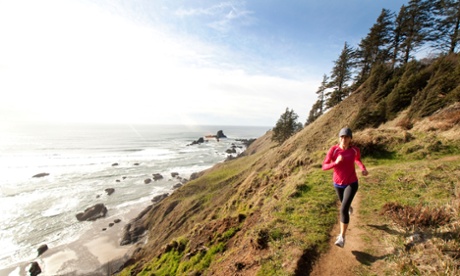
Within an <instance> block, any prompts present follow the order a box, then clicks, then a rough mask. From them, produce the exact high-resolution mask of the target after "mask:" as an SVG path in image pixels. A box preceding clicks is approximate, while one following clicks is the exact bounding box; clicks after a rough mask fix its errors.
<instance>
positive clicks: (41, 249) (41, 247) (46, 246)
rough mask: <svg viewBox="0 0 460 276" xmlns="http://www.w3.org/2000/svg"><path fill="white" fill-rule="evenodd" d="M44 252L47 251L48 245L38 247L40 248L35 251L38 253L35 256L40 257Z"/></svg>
mask: <svg viewBox="0 0 460 276" xmlns="http://www.w3.org/2000/svg"><path fill="white" fill-rule="evenodd" d="M46 250H48V245H46V244H42V245H40V247H38V249H37V252H38V255H37V256H40V255H41V254H43V253H45V251H46Z"/></svg>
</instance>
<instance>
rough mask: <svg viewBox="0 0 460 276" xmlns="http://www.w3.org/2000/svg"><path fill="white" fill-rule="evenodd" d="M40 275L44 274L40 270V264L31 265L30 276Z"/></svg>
mask: <svg viewBox="0 0 460 276" xmlns="http://www.w3.org/2000/svg"><path fill="white" fill-rule="evenodd" d="M40 273H42V269H41V268H40V266H39V265H38V263H37V262H32V263H30V268H29V275H30V276H37V275H38V274H40Z"/></svg>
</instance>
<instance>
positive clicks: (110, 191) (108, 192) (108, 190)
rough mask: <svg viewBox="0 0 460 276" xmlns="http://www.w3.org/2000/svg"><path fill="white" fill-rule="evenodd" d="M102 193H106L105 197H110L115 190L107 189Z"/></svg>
mask: <svg viewBox="0 0 460 276" xmlns="http://www.w3.org/2000/svg"><path fill="white" fill-rule="evenodd" d="M104 191H105V192H106V193H107V195H111V194H113V193H114V192H115V189H114V188H107V189H105V190H104Z"/></svg>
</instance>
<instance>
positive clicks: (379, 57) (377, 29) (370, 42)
mask: <svg viewBox="0 0 460 276" xmlns="http://www.w3.org/2000/svg"><path fill="white" fill-rule="evenodd" d="M393 17H394V13H392V12H391V11H390V10H387V9H382V12H381V13H380V15H379V17H378V18H377V22H376V23H375V24H374V25H373V26H372V28H371V29H370V31H369V33H368V34H367V36H366V37H365V38H364V39H362V40H361V42H360V44H359V48H358V50H357V57H358V66H359V67H360V73H359V74H358V82H362V81H364V80H365V78H366V77H367V76H368V75H369V73H370V70H371V67H372V65H373V64H375V63H385V62H387V61H388V60H389V59H390V54H389V51H390V42H391V35H392V28H393V22H392V18H393Z"/></svg>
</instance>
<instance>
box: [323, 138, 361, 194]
mask: <svg viewBox="0 0 460 276" xmlns="http://www.w3.org/2000/svg"><path fill="white" fill-rule="evenodd" d="M339 155H342V161H341V162H339V164H336V163H335V160H336V159H337V157H338V156H339ZM355 163H356V164H357V165H358V166H359V167H360V168H361V170H362V171H364V170H366V167H365V166H364V164H363V162H361V153H360V151H359V148H357V147H354V146H350V147H349V148H348V149H346V150H344V149H342V148H340V146H339V145H335V146H332V147H331V148H330V149H329V151H328V152H327V154H326V158H324V162H323V170H330V169H332V168H334V173H333V176H332V180H333V181H334V183H335V184H338V185H344V186H346V185H349V184H352V183H354V182H356V181H358V176H357V175H356V169H355Z"/></svg>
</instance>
